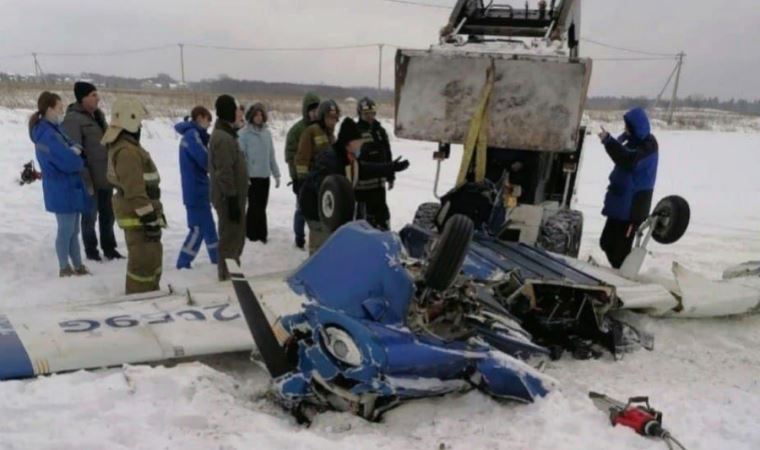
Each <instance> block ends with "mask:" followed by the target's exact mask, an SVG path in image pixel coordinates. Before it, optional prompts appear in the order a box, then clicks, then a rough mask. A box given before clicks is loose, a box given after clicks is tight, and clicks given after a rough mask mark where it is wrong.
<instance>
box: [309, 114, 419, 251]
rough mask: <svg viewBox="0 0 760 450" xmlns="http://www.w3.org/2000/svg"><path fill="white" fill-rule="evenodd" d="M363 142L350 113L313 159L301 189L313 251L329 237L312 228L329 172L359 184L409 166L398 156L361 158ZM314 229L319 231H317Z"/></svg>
mask: <svg viewBox="0 0 760 450" xmlns="http://www.w3.org/2000/svg"><path fill="white" fill-rule="evenodd" d="M363 144H364V137H363V135H362V132H361V130H360V129H359V127H358V126H357V125H356V122H354V121H353V120H352V119H351V118H350V117H347V118H346V119H345V120H343V123H341V125H340V131H339V133H338V139H337V140H336V141H335V143H334V144H333V145H331V146H329V147H328V148H327V149H325V150H324V151H322V152H320V153H319V154H318V155H317V156H316V157H315V160H314V164H313V168H312V170H311V172H309V175H308V176H307V177H306V178H305V179H304V182H303V188H302V190H301V197H300V201H301V206H302V207H303V213H304V216H305V217H306V219H307V221H308V223H309V229H310V233H309V252H310V254H313V253H314V252H316V251H317V250H318V249H319V248H320V247H321V246H322V244H324V242H325V241H326V240H327V239H328V238H329V237H330V234H329V233H328V232H327V229H326V228H325V227H324V226H323V225H322V226H321V228H313V227H312V223H319V224H320V225H321V222H320V219H319V210H318V208H319V206H318V204H317V202H318V197H319V189H320V187H321V185H322V181H324V179H325V178H327V177H328V176H330V175H343V176H345V177H346V178H348V181H349V182H351V184H352V185H353V186H354V189H355V188H356V186H357V185H358V184H359V183H360V182H361V181H362V180H368V179H374V178H386V179H387V178H390V177H393V176H395V174H396V173H397V172H403V171H404V170H406V169H408V168H409V161H406V160H403V159H402V158H400V157H399V158H396V160H395V161H391V162H370V161H362V160H360V159H359V152H360V150H361V147H362V145H363ZM315 229H316V231H317V232H315Z"/></svg>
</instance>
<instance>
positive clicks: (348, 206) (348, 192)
mask: <svg viewBox="0 0 760 450" xmlns="http://www.w3.org/2000/svg"><path fill="white" fill-rule="evenodd" d="M317 208H318V209H319V219H320V221H321V222H322V224H324V225H325V227H327V230H328V231H329V232H330V233H332V232H333V231H335V230H337V229H338V228H340V227H342V226H343V225H345V224H346V223H348V222H351V221H352V220H354V210H355V208H356V198H355V197H354V187H353V186H352V185H351V183H350V182H349V181H348V179H347V178H346V177H344V176H342V175H330V176H328V177H326V178H325V179H324V180H323V181H322V185H321V186H320V188H319V197H318V198H317Z"/></svg>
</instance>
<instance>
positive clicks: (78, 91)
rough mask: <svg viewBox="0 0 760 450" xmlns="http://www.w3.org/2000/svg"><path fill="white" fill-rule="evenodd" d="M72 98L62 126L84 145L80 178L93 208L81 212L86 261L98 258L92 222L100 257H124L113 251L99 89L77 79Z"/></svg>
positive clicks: (104, 122) (76, 141)
mask: <svg viewBox="0 0 760 450" xmlns="http://www.w3.org/2000/svg"><path fill="white" fill-rule="evenodd" d="M74 97H75V98H76V103H72V104H70V105H69V107H68V109H67V110H66V116H65V118H64V120H63V124H62V128H63V130H64V132H65V133H66V135H68V136H69V137H70V138H71V140H73V141H74V142H75V143H76V144H79V145H80V146H81V147H82V148H83V152H82V157H83V158H84V159H85V163H86V164H85V168H84V170H83V173H82V177H83V178H84V181H85V185H86V186H87V190H88V192H89V194H90V196H91V200H92V201H91V202H90V204H91V205H92V208H91V209H90V210H89V211H86V212H85V213H84V214H82V241H83V243H84V250H85V254H86V256H87V259H89V260H92V261H101V257H100V252H99V250H98V235H97V234H96V233H95V222H98V225H99V226H98V231H99V232H100V248H101V249H102V250H103V256H105V257H106V259H108V260H113V259H122V258H123V256H122V255H121V254H120V253H119V251H118V250H116V237H115V235H114V230H113V226H114V214H113V206H112V204H111V197H112V196H113V186H112V185H111V184H110V183H109V182H108V179H107V178H106V172H107V171H108V150H107V149H106V147H105V146H104V145H103V144H102V143H101V142H100V141H101V139H103V134H104V133H105V131H106V128H108V124H107V123H106V118H105V115H104V114H103V111H101V110H100V109H99V108H98V104H99V103H100V97H99V96H98V90H97V88H96V87H95V86H94V85H92V84H90V83H87V82H84V81H77V82H76V83H75V84H74Z"/></svg>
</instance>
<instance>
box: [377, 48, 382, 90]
mask: <svg viewBox="0 0 760 450" xmlns="http://www.w3.org/2000/svg"><path fill="white" fill-rule="evenodd" d="M377 49H378V50H379V54H380V59H379V61H378V63H377V91H378V95H379V94H380V90H382V89H383V44H377Z"/></svg>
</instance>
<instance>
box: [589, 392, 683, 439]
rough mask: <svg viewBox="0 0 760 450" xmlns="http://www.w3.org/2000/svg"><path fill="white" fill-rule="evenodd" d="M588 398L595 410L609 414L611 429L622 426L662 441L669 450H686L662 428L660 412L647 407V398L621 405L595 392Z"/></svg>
mask: <svg viewBox="0 0 760 450" xmlns="http://www.w3.org/2000/svg"><path fill="white" fill-rule="evenodd" d="M588 396H589V398H591V400H592V401H593V402H594V405H596V407H597V408H599V409H600V410H602V411H603V412H606V413H608V414H609V417H610V422H611V423H612V426H613V427H614V426H616V425H622V426H625V427H628V428H631V429H633V430H634V431H636V433H638V434H640V435H642V436H646V437H652V438H656V439H662V440H663V441H664V442H665V444H667V446H668V449H670V450H675V449H677V448H680V449H682V450H686V447H684V446H683V445H682V444H681V443H680V442H678V440H677V439H676V438H674V437H673V435H671V434H670V432H669V431H668V430H666V429H665V428H663V427H662V412H661V411H657V410H656V409H654V408H652V407H651V406H650V405H649V397H631V398H629V399H628V402H627V403H623V402H621V401H619V400H615V399H613V398H610V397H608V396H606V395H604V394H599V393H597V392H589V394H588Z"/></svg>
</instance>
